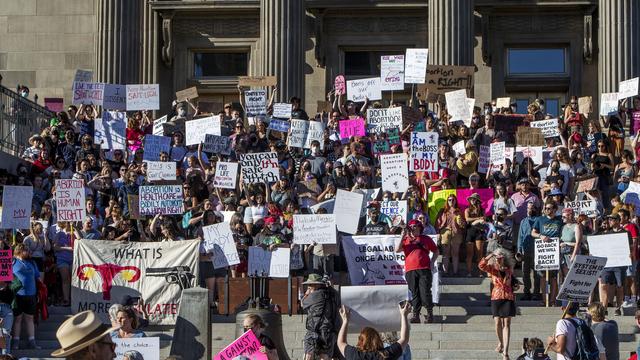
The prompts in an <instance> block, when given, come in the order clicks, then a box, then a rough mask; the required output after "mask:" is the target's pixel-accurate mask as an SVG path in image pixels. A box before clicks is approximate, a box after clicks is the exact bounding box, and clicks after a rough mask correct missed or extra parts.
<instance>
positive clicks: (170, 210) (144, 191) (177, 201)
mask: <svg viewBox="0 0 640 360" xmlns="http://www.w3.org/2000/svg"><path fill="white" fill-rule="evenodd" d="M139 193H140V194H139V196H140V215H156V214H161V215H178V214H179V215H182V214H183V213H184V203H183V200H184V198H183V197H182V186H181V185H146V186H140V187H139Z"/></svg>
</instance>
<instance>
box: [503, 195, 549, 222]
mask: <svg viewBox="0 0 640 360" xmlns="http://www.w3.org/2000/svg"><path fill="white" fill-rule="evenodd" d="M511 200H513V203H514V205H515V207H516V211H515V212H514V213H513V222H514V223H519V222H520V221H522V219H524V218H525V217H527V205H528V204H529V203H534V204H535V205H536V207H537V208H538V209H540V207H541V206H542V203H541V202H540V199H539V198H538V197H537V196H536V195H535V194H534V193H532V192H531V191H529V193H528V194H527V195H524V194H523V193H522V192H521V191H518V192H517V193H515V194H513V195H511Z"/></svg>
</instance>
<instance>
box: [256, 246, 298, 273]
mask: <svg viewBox="0 0 640 360" xmlns="http://www.w3.org/2000/svg"><path fill="white" fill-rule="evenodd" d="M290 259H291V249H289V248H275V249H274V250H273V251H269V250H264V249H263V248H261V247H259V246H251V247H249V270H248V274H249V276H268V277H272V278H287V277H289V268H290V262H291V260H290Z"/></svg>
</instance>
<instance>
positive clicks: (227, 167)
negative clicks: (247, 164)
mask: <svg viewBox="0 0 640 360" xmlns="http://www.w3.org/2000/svg"><path fill="white" fill-rule="evenodd" d="M237 178H238V163H234V162H224V161H218V162H217V163H216V174H215V176H214V178H213V186H214V187H219V188H222V189H235V188H236V179H237Z"/></svg>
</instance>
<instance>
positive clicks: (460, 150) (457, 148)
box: [453, 140, 467, 157]
mask: <svg viewBox="0 0 640 360" xmlns="http://www.w3.org/2000/svg"><path fill="white" fill-rule="evenodd" d="M453 152H455V153H456V157H458V156H460V155H464V154H466V153H467V148H466V147H465V144H464V140H460V141H458V142H457V143H455V144H453Z"/></svg>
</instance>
